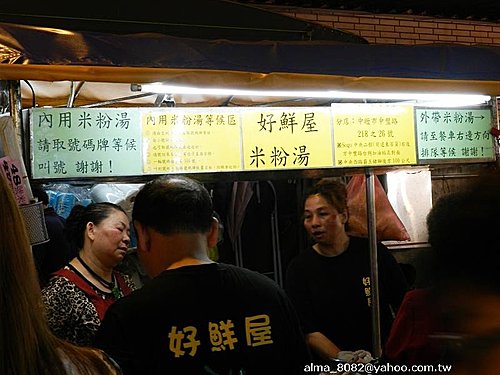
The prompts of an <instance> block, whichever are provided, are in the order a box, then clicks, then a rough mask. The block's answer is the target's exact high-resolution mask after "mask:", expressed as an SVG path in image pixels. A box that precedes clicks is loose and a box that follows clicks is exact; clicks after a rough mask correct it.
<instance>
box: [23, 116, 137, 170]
mask: <svg viewBox="0 0 500 375" xmlns="http://www.w3.org/2000/svg"><path fill="white" fill-rule="evenodd" d="M30 122H31V123H30V126H31V150H32V155H33V158H32V174H33V177H34V178H75V177H76V178H79V177H101V176H110V175H112V176H125V175H138V174H141V173H142V163H141V157H140V156H141V149H140V146H141V145H140V142H138V140H139V137H140V134H141V132H140V123H139V116H138V112H137V111H134V110H133V109H130V108H128V109H127V108H124V109H114V108H113V109H87V108H85V109H80V108H78V109H75V108H35V109H32V110H31V116H30Z"/></svg>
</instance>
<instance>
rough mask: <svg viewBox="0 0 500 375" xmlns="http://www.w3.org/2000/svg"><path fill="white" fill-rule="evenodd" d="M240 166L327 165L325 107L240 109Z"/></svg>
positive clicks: (329, 136)
mask: <svg viewBox="0 0 500 375" xmlns="http://www.w3.org/2000/svg"><path fill="white" fill-rule="evenodd" d="M242 127H243V154H244V169H245V170H251V171H258V170H279V169H308V168H322V167H331V166H332V162H333V156H332V127H331V116H330V111H329V109H328V108H309V107H303V108H301V107H297V108H272V109H259V110H257V111H255V110H246V111H242Z"/></svg>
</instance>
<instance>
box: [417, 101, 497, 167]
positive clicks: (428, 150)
mask: <svg viewBox="0 0 500 375" xmlns="http://www.w3.org/2000/svg"><path fill="white" fill-rule="evenodd" d="M415 122H416V128H417V140H418V141H417V144H418V158H419V161H420V162H422V163H433V162H434V163H435V162H465V161H469V162H470V161H472V160H473V161H480V160H483V161H489V160H495V149H494V146H493V138H492V136H491V134H490V129H491V110H490V109H489V108H481V107H479V108H478V107H471V108H451V109H450V108H447V109H443V108H416V109H415Z"/></svg>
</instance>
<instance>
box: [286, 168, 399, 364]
mask: <svg viewBox="0 0 500 375" xmlns="http://www.w3.org/2000/svg"><path fill="white" fill-rule="evenodd" d="M303 215H304V216H303V219H304V227H305V229H306V231H307V233H308V234H309V235H310V236H311V237H312V239H313V240H314V245H312V247H310V248H308V249H306V250H305V251H303V252H301V253H300V254H299V255H298V256H297V257H296V258H295V259H293V260H292V261H291V262H290V264H289V266H288V269H287V274H286V286H285V289H286V290H287V292H288V294H289V296H290V297H291V299H292V302H293V303H294V304H295V306H296V308H297V311H298V313H299V315H300V318H301V321H302V325H303V330H304V333H305V334H306V341H307V343H308V345H309V347H310V348H311V350H312V352H313V354H315V356H316V357H317V359H318V360H319V359H323V360H325V361H328V360H330V359H332V358H335V357H336V356H337V354H338V352H339V351H357V350H365V351H369V352H373V348H372V331H373V328H372V320H371V319H372V313H371V306H372V298H371V297H372V285H373V284H372V280H371V272H370V271H371V269H370V250H369V242H368V239H366V238H357V237H351V236H349V235H348V234H347V233H346V228H345V227H346V223H347V220H348V211H347V193H346V188H345V185H344V184H343V183H342V182H340V181H338V180H336V179H334V178H327V179H322V180H320V181H319V182H318V183H317V184H316V185H315V186H313V188H312V189H311V190H310V191H309V192H308V194H307V195H306V199H305V201H304V214H303ZM377 250H378V267H379V296H380V317H381V322H380V323H381V334H382V340H385V339H386V337H387V335H388V333H389V330H390V327H391V324H392V321H393V312H394V311H396V310H397V308H398V307H399V305H400V303H401V301H402V300H403V297H404V294H405V292H406V290H407V283H406V280H405V277H404V274H403V273H402V271H401V269H400V267H399V265H398V264H397V262H396V260H395V259H394V257H393V256H392V254H390V253H389V251H388V249H387V248H386V247H385V246H383V245H382V244H378V249H377Z"/></svg>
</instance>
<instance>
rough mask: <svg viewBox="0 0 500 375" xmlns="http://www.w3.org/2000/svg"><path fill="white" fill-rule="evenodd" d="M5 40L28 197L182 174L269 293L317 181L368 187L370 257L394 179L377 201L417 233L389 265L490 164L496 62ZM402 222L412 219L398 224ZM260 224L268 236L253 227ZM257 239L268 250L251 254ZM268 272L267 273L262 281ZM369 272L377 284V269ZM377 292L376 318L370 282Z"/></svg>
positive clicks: (356, 51)
mask: <svg viewBox="0 0 500 375" xmlns="http://www.w3.org/2000/svg"><path fill="white" fill-rule="evenodd" d="M2 28H3V31H4V33H3V34H0V35H3V37H2V39H1V40H2V43H3V45H4V46H5V48H4V52H5V54H4V57H3V59H2V61H4V63H2V64H0V76H1V77H2V79H3V81H2V83H3V92H4V93H5V97H6V99H5V100H6V102H7V104H5V106H4V108H5V117H8V121H6V123H9V124H11V125H6V126H10V127H11V129H13V130H14V131H12V130H9V134H10V143H9V142H7V141H6V140H4V141H3V144H4V145H6V144H7V143H9V144H12V134H16V138H17V140H18V143H19V145H20V148H19V150H17V151H15V153H16V155H15V156H17V157H18V158H20V160H21V168H20V169H21V171H20V175H21V177H22V178H23V181H24V183H25V184H27V185H28V186H27V190H28V191H29V184H28V183H27V181H28V179H30V180H36V181H38V182H42V183H47V184H53V183H58V184H68V185H70V186H78V187H82V185H83V188H87V187H88V188H89V190H90V189H91V188H92V187H95V186H96V185H99V184H140V183H143V182H145V181H147V180H149V179H150V178H152V177H153V176H155V175H158V174H171V173H173V174H175V173H182V174H189V175H191V176H193V177H195V178H198V179H200V180H201V181H203V182H204V183H206V184H207V186H208V187H209V188H210V191H211V192H212V193H213V196H214V197H215V198H216V203H217V204H220V206H218V209H219V211H220V212H219V213H220V214H222V215H223V216H224V220H223V222H224V223H225V224H226V229H227V235H228V237H227V238H228V242H230V244H231V246H229V248H230V251H229V252H228V253H230V256H232V259H231V260H232V261H234V262H235V263H237V264H239V265H244V266H247V267H250V268H256V269H258V270H260V271H262V272H263V273H266V272H267V273H269V275H270V276H271V277H272V278H274V279H275V280H276V281H277V282H278V283H282V277H283V276H282V272H283V268H284V267H285V266H286V262H287V259H289V258H290V257H291V256H293V253H294V251H295V252H296V251H298V248H300V247H301V246H302V245H303V244H304V243H305V242H306V239H305V238H303V234H300V232H301V231H300V230H299V229H300V226H299V225H298V215H297V214H298V211H299V210H300V209H299V207H298V204H297V202H298V201H300V199H299V196H300V193H302V192H303V191H304V190H305V188H306V187H307V186H308V184H310V182H311V181H312V180H314V179H317V178H319V177H323V176H341V177H345V178H346V179H348V178H349V177H350V176H353V175H359V174H363V175H365V177H366V203H367V207H368V209H367V218H368V233H367V235H368V236H369V237H370V239H371V243H372V247H373V244H374V242H375V241H377V233H376V222H377V218H376V216H375V214H376V212H375V178H377V176H389V177H388V178H387V177H385V178H386V180H385V184H386V186H385V188H386V189H387V190H388V192H387V193H388V196H390V197H392V198H391V199H392V202H399V203H400V204H401V206H400V207H398V208H397V209H398V210H399V212H398V214H399V215H400V216H401V220H402V221H403V222H404V224H405V226H406V227H407V229H408V230H409V231H410V232H411V233H412V234H413V236H410V237H413V238H412V239H411V240H410V241H402V243H401V241H395V243H394V244H393V246H394V249H395V251H397V250H398V249H415V248H416V249H418V248H419V247H424V245H425V242H426V241H425V231H423V232H422V230H421V227H422V218H423V217H425V210H426V209H427V210H428V209H429V208H430V205H431V204H432V190H434V187H433V186H432V183H431V179H432V178H439V176H442V178H443V179H445V178H446V180H454V179H455V178H457V179H460V178H466V177H467V176H475V175H477V173H478V171H481V170H484V169H487V168H492V167H495V166H496V161H497V154H498V150H497V142H496V137H495V136H494V135H492V133H491V128H496V127H497V125H496V124H497V109H496V108H497V103H496V98H495V97H496V95H498V93H499V92H500V74H499V73H500V72H498V69H497V67H496V63H495V62H496V61H497V59H496V56H498V50H497V49H496V48H491V47H487V48H486V47H479V46H477V47H462V46H456V48H455V47H452V46H421V47H415V48H411V47H402V46H374V45H373V46H372V45H365V44H359V45H358V44H339V43H333V42H327V41H321V42H318V41H313V42H302V41H300V42H289V41H288V42H280V41H263V42H254V43H249V42H238V41H224V40H193V39H186V38H175V37H169V36H165V35H110V34H105V33H95V32H94V33H85V32H74V31H68V30H61V29H42V28H29V27H21V28H19V27H18V26H16V25H11V24H4V25H2ZM5 31H8V33H5ZM21 31H22V32H21ZM26 35H28V37H27V38H26V39H22V37H26ZM7 36H8V37H7ZM9 38H10V39H9ZM35 40H36V43H37V44H36V49H35V44H34V41H35ZM22 41H25V42H24V43H22ZM51 43H54V44H51ZM44 46H45V47H46V48H48V49H46V50H44V49H43V48H44ZM64 46H66V48H63V47H64ZM111 46H112V48H111ZM138 46H141V53H140V54H139V55H137V54H135V53H134V52H135V51H137V50H138V49H137V48H138ZM40 50H43V51H44V52H47V51H49V52H53V54H49V53H46V54H45V55H41V54H38V53H35V52H39V51H40ZM56 52H57V53H56ZM181 52H182V53H181ZM49 55H50V58H47V57H46V56H49ZM44 56H45V57H44ZM228 56H230V57H231V58H228ZM256 56H258V58H256ZM367 56H370V58H369V59H368V58H367ZM443 61H445V62H446V63H447V65H446V69H442V63H443ZM152 83H160V84H158V85H156V86H147V85H148V84H152ZM165 85H166V86H167V87H165ZM214 89H218V90H219V91H213V90H214ZM221 89H222V91H220V90H221ZM139 90H140V91H139ZM430 93H432V94H435V95H434V96H431V95H429V94H430ZM445 99H451V103H450V102H449V101H448V103H446V104H443V100H445ZM462 99H464V100H466V101H465V102H463V103H459V102H458V101H459V100H462ZM457 105H458V106H457ZM3 149H6V146H3ZM13 152H14V151H9V152H8V153H7V154H10V156H14V155H12V153H13ZM2 156H3V155H2ZM22 168H25V170H22ZM401 174H403V175H404V178H406V179H408V181H409V182H408V183H406V184H405V183H401V180H402V178H400V177H401V176H400V175H401ZM415 176H418V177H421V176H423V177H421V181H419V183H422V182H423V183H424V185H423V186H425V189H420V191H419V193H422V194H421V195H415V192H413V193H411V192H410V193H409V192H408V191H409V190H408V186H412V184H413V185H414V184H415ZM445 176H449V178H448V177H445ZM418 177H416V178H417V179H418ZM89 185H90V187H89ZM404 193H405V194H406V195H404ZM426 193H427V194H426ZM409 194H410V195H409ZM412 194H413V195H412ZM429 194H430V195H429ZM415 196H419V199H418V200H415V199H414V198H415ZM219 197H220V199H219ZM127 199H130V196H129V197H127V196H126V195H125V200H127ZM403 201H404V203H405V204H406V206H405V205H404V204H403V203H402V202H403ZM422 202H424V203H425V204H422ZM261 203H262V204H261ZM412 203H413V204H412ZM395 204H396V203H394V205H395ZM252 205H253V206H252ZM422 207H423V209H424V210H423V211H422V210H419V208H422ZM412 209H416V210H415V211H414V213H416V214H417V215H416V216H415V215H414V216H412V215H408V213H409V212H412ZM262 212H264V213H265V215H266V216H267V217H268V219H269V222H265V223H263V224H262V228H260V227H257V225H258V224H259V222H260V223H262V222H263V220H259V219H257V217H259V216H261V215H262ZM282 212H284V213H285V215H282V214H281V213H282ZM252 214H253V215H254V216H255V217H254V219H253V220H251V221H247V227H248V226H252V228H251V230H252V231H253V234H252V235H248V232H246V231H248V230H249V229H248V228H245V225H244V224H245V218H246V219H249V218H250V217H251V215H252ZM405 214H406V216H405ZM412 220H415V221H414V222H412ZM284 224H286V225H284ZM257 228H258V229H257ZM256 230H262V233H264V234H265V235H264V236H261V237H260V239H261V242H262V238H269V244H268V245H262V243H261V244H257V243H252V241H251V237H253V238H255V237H259V236H255V231H256ZM292 233H293V235H291V234H292ZM242 236H243V238H244V241H242ZM246 240H247V241H246ZM242 242H244V243H245V245H246V246H243V244H242ZM291 242H294V245H292V244H291ZM284 243H285V244H286V246H283V244H284ZM225 246H228V244H227V243H226V244H225ZM258 247H260V248H261V249H260V252H259V251H258V250H256V249H257V248H258ZM285 247H286V248H289V249H291V250H288V252H286V251H285V250H283V249H284V248H285ZM269 249H270V250H269ZM263 263H266V267H267V266H269V267H267V269H259V267H261V265H262V264H263ZM372 263H373V280H377V277H376V276H377V269H376V258H375V259H373V261H372ZM254 266H255V267H254ZM372 293H373V294H372V296H373V301H374V305H375V306H376V304H377V303H376V299H377V285H376V281H375V282H374V284H373V285H372ZM374 310H375V311H376V309H374ZM375 319H376V317H375ZM374 354H375V355H377V354H378V351H377V350H375V351H374Z"/></svg>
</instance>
